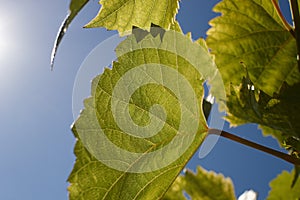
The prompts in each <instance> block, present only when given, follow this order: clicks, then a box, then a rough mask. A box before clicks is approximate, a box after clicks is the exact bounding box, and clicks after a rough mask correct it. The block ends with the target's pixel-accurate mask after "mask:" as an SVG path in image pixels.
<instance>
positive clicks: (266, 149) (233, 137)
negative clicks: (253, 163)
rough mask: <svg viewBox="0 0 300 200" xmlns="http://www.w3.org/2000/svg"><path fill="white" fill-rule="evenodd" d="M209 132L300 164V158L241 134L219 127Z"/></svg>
mask: <svg viewBox="0 0 300 200" xmlns="http://www.w3.org/2000/svg"><path fill="white" fill-rule="evenodd" d="M208 134H214V135H220V136H222V137H225V138H227V139H230V140H233V141H235V142H238V143H241V144H243V145H246V146H249V147H252V148H254V149H257V150H260V151H263V152H265V153H268V154H271V155H273V156H275V157H277V158H280V159H283V160H285V161H287V162H289V163H292V164H294V165H298V166H300V159H297V158H295V157H293V156H291V155H288V154H285V153H282V152H280V151H276V150H274V149H271V148H269V147H265V146H263V145H260V144H257V143H255V142H251V141H249V140H246V139H244V138H241V137H239V136H236V135H233V134H231V133H228V132H226V131H223V130H222V131H221V130H218V129H209V130H208Z"/></svg>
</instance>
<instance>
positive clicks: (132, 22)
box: [86, 0, 179, 35]
mask: <svg viewBox="0 0 300 200" xmlns="http://www.w3.org/2000/svg"><path fill="white" fill-rule="evenodd" d="M99 3H100V4H101V5H102V7H101V9H100V11H99V13H98V15H97V16H96V17H95V18H94V19H93V20H92V21H91V22H89V23H88V24H87V25H86V27H87V28H93V27H105V28H106V29H108V30H118V32H119V34H120V35H126V34H130V33H131V30H132V27H133V26H135V27H139V28H141V29H145V30H149V29H150V26H151V24H155V25H157V26H160V27H162V28H164V29H169V28H170V26H171V25H172V24H174V22H175V15H176V14H177V11H178V8H179V0H161V1H159V3H158V2H157V1H156V0H100V2H99Z"/></svg>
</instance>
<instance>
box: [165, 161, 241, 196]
mask: <svg viewBox="0 0 300 200" xmlns="http://www.w3.org/2000/svg"><path fill="white" fill-rule="evenodd" d="M183 191H185V192H186V193H187V194H188V195H189V196H190V198H191V199H197V200H230V199H232V200H234V199H236V198H235V195H234V188H233V184H232V181H231V179H230V178H225V177H224V176H223V175H222V174H216V173H215V172H212V171H210V172H208V171H206V170H205V169H203V168H201V167H200V166H198V168H197V172H196V174H194V173H193V172H191V171H189V170H187V171H186V172H185V174H184V175H180V176H179V177H177V179H176V181H175V182H174V183H173V185H172V186H171V188H170V189H169V190H168V192H167V193H166V195H165V197H164V198H163V199H165V200H167V199H170V200H171V199H179V200H181V199H185V198H182V194H183ZM180 194H181V195H180ZM177 197H179V198H177Z"/></svg>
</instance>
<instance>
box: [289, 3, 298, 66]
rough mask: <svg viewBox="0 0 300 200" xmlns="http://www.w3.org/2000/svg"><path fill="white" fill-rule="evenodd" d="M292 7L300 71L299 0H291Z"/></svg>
mask: <svg viewBox="0 0 300 200" xmlns="http://www.w3.org/2000/svg"><path fill="white" fill-rule="evenodd" d="M290 4H291V5H290V7H291V10H292V17H293V21H294V26H295V35H296V43H297V62H298V69H299V71H300V58H299V57H300V13H299V5H298V0H290Z"/></svg>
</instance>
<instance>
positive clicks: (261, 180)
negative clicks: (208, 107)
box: [0, 0, 292, 200]
mask: <svg viewBox="0 0 300 200" xmlns="http://www.w3.org/2000/svg"><path fill="white" fill-rule="evenodd" d="M216 2H217V0H182V1H181V9H180V14H179V15H178V20H179V22H180V23H181V25H182V27H183V30H184V32H189V31H191V32H192V33H193V37H194V39H196V38H198V37H200V36H202V37H205V32H206V30H207V29H208V28H209V26H208V24H207V22H208V20H209V19H210V18H212V17H213V16H215V15H214V13H213V12H212V11H211V9H212V6H213V5H214V4H215V3H216ZM282 2H285V4H287V0H282ZM0 3H1V4H0V5H1V6H0V125H1V129H0V199H1V200H2V199H3V200H19V199H22V200H40V199H43V200H53V199H55V200H64V199H67V189H66V188H67V185H68V183H67V182H66V180H67V177H68V175H69V173H70V171H71V169H72V167H73V164H74V160H75V157H74V155H73V147H74V143H75V139H74V137H73V135H72V133H71V131H70V125H71V124H72V122H73V116H72V90H73V83H74V80H75V76H76V73H77V70H78V69H79V67H80V65H81V63H82V61H83V60H84V58H85V57H86V56H87V55H88V53H89V52H90V51H91V50H92V49H93V48H94V47H95V46H96V45H97V44H99V43H100V42H101V41H103V40H105V39H106V38H108V37H109V36H110V35H112V34H115V32H108V31H106V30H104V29H83V28H82V26H83V25H85V24H86V23H87V22H88V21H89V20H90V19H92V18H93V16H95V15H96V13H97V11H98V8H99V5H98V3H97V1H96V0H93V1H90V2H89V3H88V5H87V6H86V8H85V9H84V10H83V11H82V12H81V13H80V14H79V15H78V16H77V18H76V19H75V21H74V22H73V23H72V24H71V27H70V29H69V30H68V32H67V35H66V36H65V38H64V40H63V42H62V44H61V46H60V48H59V51H58V55H57V59H56V65H55V69H54V71H53V72H51V71H50V66H49V61H50V54H51V48H52V45H53V41H54V40H55V36H56V33H57V30H58V28H59V26H60V24H61V21H62V20H63V19H64V18H65V15H66V12H67V9H68V4H69V2H68V1H61V0H53V1H33V0H27V1H4V0H0ZM227 126H228V125H227ZM226 129H228V127H227V128H226ZM230 132H233V133H236V134H239V135H241V136H242V137H245V138H249V139H251V140H254V141H257V142H260V143H262V144H265V145H267V146H270V147H272V148H278V144H277V142H276V141H275V140H273V139H272V138H271V137H268V138H264V137H262V136H261V134H260V131H259V130H257V127H256V126H254V125H247V126H243V127H240V128H236V129H232V130H230ZM198 164H199V165H202V166H203V167H204V168H206V169H208V170H214V171H217V172H221V173H223V174H224V175H225V176H230V177H231V178H232V180H233V182H234V184H235V191H236V195H237V196H239V195H240V194H241V193H242V192H243V191H245V190H247V189H253V190H255V191H256V192H258V193H259V199H264V198H265V197H266V195H267V193H268V190H269V186H268V182H269V181H270V180H271V179H273V178H274V177H275V176H276V175H277V174H279V173H280V172H281V171H282V170H283V169H288V170H290V169H292V165H290V164H288V163H285V162H284V161H281V160H279V159H277V158H274V157H271V156H269V155H266V154H264V153H261V152H258V151H256V150H253V149H250V148H248V147H245V146H241V145H239V144H236V143H234V142H232V141H228V140H227V139H223V138H221V139H219V141H218V143H217V145H216V146H215V147H214V149H213V150H212V151H211V152H210V154H208V156H206V157H205V158H203V159H199V158H198V154H196V155H195V156H194V158H193V159H192V160H191V162H190V163H189V164H188V167H190V168H192V169H195V166H196V165H198Z"/></svg>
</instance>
